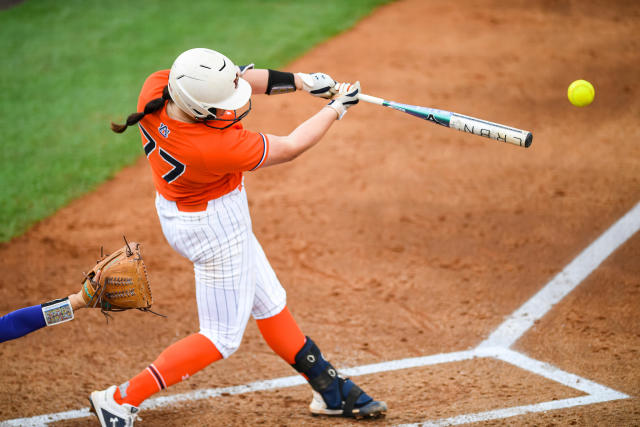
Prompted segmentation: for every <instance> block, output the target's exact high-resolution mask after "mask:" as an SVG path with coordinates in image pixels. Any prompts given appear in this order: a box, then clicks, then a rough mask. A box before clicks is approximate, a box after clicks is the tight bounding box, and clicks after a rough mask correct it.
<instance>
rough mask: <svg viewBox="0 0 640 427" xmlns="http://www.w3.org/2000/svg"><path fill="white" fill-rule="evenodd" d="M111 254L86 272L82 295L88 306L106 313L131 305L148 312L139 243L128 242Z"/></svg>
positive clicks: (148, 291)
mask: <svg viewBox="0 0 640 427" xmlns="http://www.w3.org/2000/svg"><path fill="white" fill-rule="evenodd" d="M124 242H125V245H124V246H123V247H121V248H120V249H118V250H117V251H115V252H114V253H112V254H111V255H106V256H103V257H102V258H101V259H100V260H98V262H97V263H96V265H95V267H93V269H92V270H91V271H90V272H89V273H86V274H85V278H84V280H83V286H82V297H83V299H84V302H85V303H86V304H87V307H93V308H100V310H101V311H102V313H103V314H104V315H105V316H109V315H108V313H107V312H108V311H124V310H130V309H132V308H135V309H138V310H142V311H149V312H151V313H153V314H158V313H154V312H153V311H151V310H149V308H150V307H151V304H152V302H153V299H152V297H151V287H150V286H149V279H148V277H147V269H146V267H145V265H144V261H143V260H142V253H141V252H140V244H139V243H136V242H131V243H129V242H127V240H126V239H125V240H124Z"/></svg>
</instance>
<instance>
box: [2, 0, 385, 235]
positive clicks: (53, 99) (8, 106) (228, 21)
mask: <svg viewBox="0 0 640 427" xmlns="http://www.w3.org/2000/svg"><path fill="white" fill-rule="evenodd" d="M387 2H389V0H349V1H343V0H323V1H321V2H318V1H312V0H286V1H285V0H280V1H278V0H263V1H259V0H247V1H244V0H243V1H228V0H227V1H220V0H194V1H190V2H176V1H169V0H136V1H128V0H122V1H115V0H111V1H109V0H106V1H105V0H99V1H98V0H64V1H59V0H30V1H27V2H25V3H23V4H20V5H18V6H16V7H14V8H12V9H8V10H5V11H0V48H1V49H2V59H1V60H0V141H1V148H2V149H1V150H0V219H1V221H0V242H6V241H8V240H10V239H11V238H12V237H15V236H17V235H19V234H22V233H24V232H25V231H26V230H27V229H28V228H29V227H30V226H32V225H33V224H34V223H36V222H37V221H39V220H41V219H43V218H45V217H47V216H49V215H51V214H53V213H54V212H55V211H56V210H58V209H59V208H60V207H62V206H64V205H65V204H67V203H69V202H70V201H71V200H72V199H74V198H77V197H79V196H81V195H83V194H85V193H86V192H88V191H91V190H92V189H95V188H96V187H97V186H98V185H99V184H100V183H101V182H103V181H105V180H106V179H108V178H110V177H112V176H113V175H114V174H115V173H116V172H117V171H119V170H120V169H122V167H124V166H126V165H128V164H131V163H133V162H134V161H135V160H136V159H137V157H138V156H140V155H141V148H140V143H139V136H138V135H137V133H135V132H130V133H126V134H124V135H116V134H114V133H112V132H111V131H110V130H109V122H110V121H111V120H113V121H122V120H123V119H124V118H125V117H126V115H128V114H129V113H131V112H133V110H134V109H135V105H136V100H137V96H138V92H139V90H140V86H141V84H142V82H143V81H144V78H145V77H146V76H147V75H148V74H150V73H151V72H153V71H155V70H157V69H161V68H169V67H170V65H171V63H172V62H173V60H174V59H175V57H176V56H177V55H178V54H179V53H180V52H182V51H184V50H187V49H189V48H192V47H209V48H212V49H216V50H219V51H221V52H223V53H225V54H226V55H228V56H229V57H231V59H233V60H234V62H236V63H240V64H241V63H248V62H255V63H256V65H257V66H259V67H263V68H268V67H269V68H276V67H282V66H284V65H286V64H287V63H288V62H290V61H291V60H293V59H294V58H296V57H298V56H300V55H301V54H303V53H304V52H305V51H307V50H308V49H309V48H311V47H312V46H313V45H315V44H317V43H319V42H321V41H323V40H325V39H327V38H329V37H331V36H333V35H335V34H338V33H340V32H341V31H344V30H345V29H347V28H349V27H351V26H353V25H354V23H355V22H356V21H357V20H359V19H360V18H362V17H363V16H364V15H366V14H368V13H369V12H370V11H371V10H372V9H373V8H374V7H375V6H377V5H380V4H384V3H387ZM328 68H330V67H328ZM310 71H312V70H310ZM123 202H124V201H123ZM87 214H91V213H90V212H87ZM93 214H94V215H96V214H99V213H93Z"/></svg>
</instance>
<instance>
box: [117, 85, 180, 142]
mask: <svg viewBox="0 0 640 427" xmlns="http://www.w3.org/2000/svg"><path fill="white" fill-rule="evenodd" d="M170 99H171V96H170V95H169V86H165V87H164V89H162V98H156V99H152V100H151V101H149V102H147V105H145V106H144V112H142V113H140V112H138V113H133V114H130V115H129V117H127V122H126V123H125V124H123V125H119V124H117V123H113V122H111V130H112V131H114V132H116V133H122V132H124V131H125V130H126V129H127V127H129V126H133V125H135V124H136V123H138V122H139V121H140V120H142V118H143V117H144V116H145V115H147V114H152V113H155V112H156V111H158V110H160V109H161V108H162V107H164V103H165V102H167V101H169V100H170Z"/></svg>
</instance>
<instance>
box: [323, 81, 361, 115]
mask: <svg viewBox="0 0 640 427" xmlns="http://www.w3.org/2000/svg"><path fill="white" fill-rule="evenodd" d="M333 90H334V93H335V96H334V97H333V101H331V102H330V103H329V104H327V107H329V108H333V109H334V110H335V111H336V113H338V120H340V119H342V117H343V116H344V115H345V114H347V108H349V107H351V106H352V105H356V104H357V103H358V102H359V101H360V99H359V98H358V93H360V82H355V83H353V84H352V83H338V84H336V85H335V86H334V88H333Z"/></svg>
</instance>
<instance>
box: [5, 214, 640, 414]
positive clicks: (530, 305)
mask: <svg viewBox="0 0 640 427" xmlns="http://www.w3.org/2000/svg"><path fill="white" fill-rule="evenodd" d="M639 229H640V203H638V204H637V205H636V206H634V207H633V208H632V209H631V210H630V211H629V212H628V213H627V214H626V215H624V216H623V217H622V218H620V220H618V221H617V222H616V223H615V224H614V225H612V226H611V227H610V228H609V229H608V230H607V231H605V232H604V233H603V234H602V235H601V236H600V237H599V238H598V239H596V240H595V241H594V242H593V243H592V244H591V245H589V247H587V248H586V249H585V250H584V251H583V252H582V253H580V255H578V256H577V257H576V258H575V259H574V260H573V261H572V262H571V263H570V264H569V265H568V266H567V267H566V268H565V269H564V270H562V272H560V273H559V274H558V275H556V276H555V277H554V278H553V279H552V280H551V281H550V282H549V283H547V285H545V286H544V287H543V288H542V289H541V290H540V291H539V292H538V293H536V294H535V295H534V296H533V297H532V298H531V299H529V300H528V301H527V302H526V303H525V304H524V305H523V306H521V307H520V308H519V309H518V310H516V311H515V312H514V313H513V314H512V315H511V316H509V317H508V318H507V319H506V320H505V321H504V322H503V323H502V324H501V325H500V326H499V327H498V328H497V329H496V330H495V331H494V332H493V333H492V334H491V335H490V336H489V338H487V339H486V340H484V341H483V342H481V343H480V344H479V345H478V347H476V348H475V349H473V350H468V351H460V352H454V353H442V354H435V355H430V356H423V357H414V358H407V359H401V360H393V361H389V362H382V363H374V364H370V365H364V366H358V367H353V368H347V369H342V370H341V372H343V373H344V374H345V375H348V376H352V377H355V376H359V375H369V374H375V373H382V372H388V371H394V370H400V369H409V368H417V367H422V366H429V365H436V364H443V363H452V362H458V361H464V360H469V359H473V358H480V357H491V358H494V359H497V360H501V361H503V362H506V363H510V364H512V365H514V366H517V367H519V368H521V369H523V370H526V371H529V372H532V373H534V374H537V375H540V376H542V377H544V378H547V379H549V380H552V381H556V382H558V383H560V384H563V385H565V386H568V387H571V388H574V389H576V390H579V391H582V392H584V393H586V394H587V395H586V396H580V397H575V398H570V399H562V400H554V401H548V402H540V403H536V404H532V405H524V406H516V407H511V408H502V409H496V410H491V411H485V412H479V413H474V414H465V415H457V416H454V417H450V418H445V419H440V420H433V421H423V422H420V423H417V424H403V426H449V425H459V424H466V423H472V422H478V421H489V420H496V419H503V418H509V417H514V416H518V415H524V414H527V413H535V412H542V411H548V410H554V409H564V408H571V407H575V406H581V405H591V404H594V403H600V402H607V401H611V400H618V399H627V398H629V397H630V396H628V395H626V394H624V393H620V392H618V391H616V390H613V389H611V388H608V387H605V386H603V385H601V384H598V383H595V382H593V381H590V380H587V379H585V378H582V377H579V376H577V375H574V374H570V373H568V372H565V371H562V370H560V369H558V368H556V367H554V366H552V365H550V364H547V363H545V362H541V361H539V360H535V359H531V358H529V357H527V356H525V355H523V354H521V353H518V352H515V351H513V350H510V349H509V347H510V346H511V345H513V343H515V342H516V341H517V340H518V339H519V338H520V337H521V336H522V335H523V334H524V333H525V332H526V331H527V330H528V329H529V328H531V326H532V325H533V323H534V322H535V321H536V320H538V319H540V318H542V317H543V316H544V315H545V314H546V313H547V312H548V311H549V310H551V308H552V307H553V306H554V305H555V304H556V303H558V302H559V301H561V300H562V299H563V298H564V297H565V296H566V295H568V294H569V293H570V292H571V291H572V290H573V289H574V288H575V287H576V286H578V285H579V284H580V283H581V282H582V280H584V279H585V278H586V277H587V276H588V275H589V274H591V273H592V272H593V271H594V270H595V269H596V268H597V267H598V266H599V265H600V264H601V263H602V262H603V261H604V260H605V259H606V258H607V257H608V256H609V255H611V253H613V252H614V251H615V250H616V249H617V248H618V247H620V246H621V245H622V244H623V243H624V242H626V241H627V240H628V239H629V238H630V237H631V236H633V235H634V234H635V233H636V232H637V231H638V230H639ZM304 383H305V381H304V379H303V378H302V377H300V376H298V375H295V376H289V377H282V378H275V379H271V380H265V381H257V382H253V383H250V384H245V385H238V386H232V387H222V388H211V389H204V390H196V391H193V392H189V393H182V394H175V395H171V396H160V397H156V398H152V399H148V400H147V401H145V403H143V404H142V405H141V409H155V408H160V407H164V406H168V405H172V404H175V403H179V402H184V401H197V400H202V399H209V398H213V397H218V396H222V395H227V394H229V395H234V394H243V393H250V392H254V391H264V390H273V389H277V388H285V387H293V386H298V385H302V384H304ZM89 416H91V413H90V412H89V408H82V409H79V410H72V411H66V412H58V413H52V414H45V415H36V416H33V417H27V418H17V419H12V420H7V421H2V422H0V426H46V425H47V424H48V423H50V422H55V421H63V420H69V419H77V418H85V417H89Z"/></svg>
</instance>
